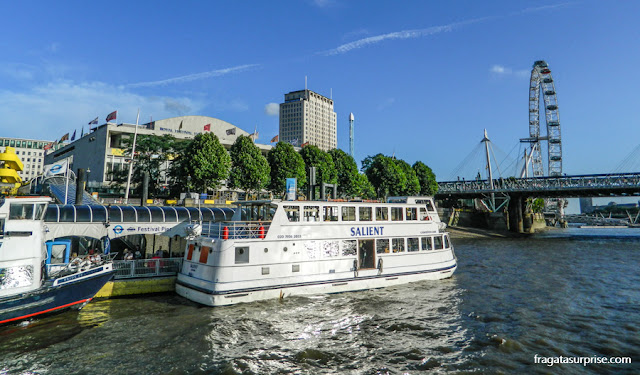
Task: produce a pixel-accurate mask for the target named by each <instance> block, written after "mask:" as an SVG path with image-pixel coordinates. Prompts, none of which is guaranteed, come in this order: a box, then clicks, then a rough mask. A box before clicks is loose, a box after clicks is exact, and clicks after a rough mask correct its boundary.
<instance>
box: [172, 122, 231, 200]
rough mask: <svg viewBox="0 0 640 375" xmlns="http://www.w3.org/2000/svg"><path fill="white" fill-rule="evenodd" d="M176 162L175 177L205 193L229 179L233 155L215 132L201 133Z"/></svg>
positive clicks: (187, 185)
mask: <svg viewBox="0 0 640 375" xmlns="http://www.w3.org/2000/svg"><path fill="white" fill-rule="evenodd" d="M176 163H177V164H176V168H175V169H174V170H173V171H174V178H175V179H176V180H178V179H183V180H182V184H183V186H186V188H187V189H189V190H191V189H196V190H197V191H199V192H203V193H204V192H207V191H208V190H213V189H217V188H218V187H219V186H220V182H221V181H223V180H226V179H227V177H228V176H229V168H231V157H230V156H229V153H228V152H227V150H225V149H224V147H223V146H222V145H221V144H220V141H219V140H218V137H217V136H216V135H215V134H213V133H201V134H198V135H196V137H195V138H194V139H193V141H191V142H190V143H189V145H188V146H187V147H186V148H185V150H184V153H183V155H182V156H180V158H179V159H178V160H176ZM178 181H180V180H178Z"/></svg>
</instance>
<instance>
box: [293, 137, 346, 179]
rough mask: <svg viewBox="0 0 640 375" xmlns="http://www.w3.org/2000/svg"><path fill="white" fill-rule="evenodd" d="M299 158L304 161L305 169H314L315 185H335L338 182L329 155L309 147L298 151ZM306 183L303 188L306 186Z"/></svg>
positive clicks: (334, 167)
mask: <svg viewBox="0 0 640 375" xmlns="http://www.w3.org/2000/svg"><path fill="white" fill-rule="evenodd" d="M300 156H302V160H304V164H305V168H306V169H307V170H308V169H309V167H316V184H317V185H320V184H321V183H322V182H324V183H326V184H335V183H337V182H338V174H337V171H336V166H335V165H334V164H333V159H332V158H331V155H329V154H328V153H327V152H324V151H322V150H320V149H319V148H318V147H317V146H313V145H309V146H305V147H303V148H302V150H300ZM306 185H307V184H306V181H305V184H304V186H306Z"/></svg>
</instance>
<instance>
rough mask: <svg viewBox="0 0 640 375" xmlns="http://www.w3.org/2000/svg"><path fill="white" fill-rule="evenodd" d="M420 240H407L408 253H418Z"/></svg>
mask: <svg viewBox="0 0 640 375" xmlns="http://www.w3.org/2000/svg"><path fill="white" fill-rule="evenodd" d="M418 248H419V243H418V238H417V237H416V238H407V251H418Z"/></svg>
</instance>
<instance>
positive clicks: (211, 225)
mask: <svg viewBox="0 0 640 375" xmlns="http://www.w3.org/2000/svg"><path fill="white" fill-rule="evenodd" d="M270 226H271V222H270V221H267V222H262V221H224V222H219V223H215V222H207V223H202V235H203V236H207V237H212V238H221V239H223V240H227V239H229V240H231V239H247V238H264V237H265V236H266V235H267V232H269V227H270Z"/></svg>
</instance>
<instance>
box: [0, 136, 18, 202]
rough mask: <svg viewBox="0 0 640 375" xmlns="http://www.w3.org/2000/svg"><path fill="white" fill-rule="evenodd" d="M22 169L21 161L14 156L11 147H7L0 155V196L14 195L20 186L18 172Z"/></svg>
mask: <svg viewBox="0 0 640 375" xmlns="http://www.w3.org/2000/svg"><path fill="white" fill-rule="evenodd" d="M23 169H24V165H23V164H22V161H20V159H19V158H18V155H16V150H15V148H13V147H7V148H6V149H5V151H4V152H2V153H0V192H2V194H16V192H17V191H18V188H19V187H20V186H21V185H22V178H20V176H19V175H18V172H20V171H22V170H23Z"/></svg>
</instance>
